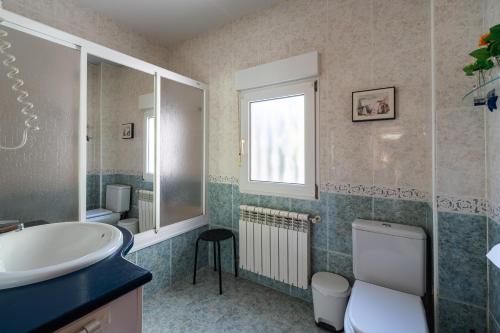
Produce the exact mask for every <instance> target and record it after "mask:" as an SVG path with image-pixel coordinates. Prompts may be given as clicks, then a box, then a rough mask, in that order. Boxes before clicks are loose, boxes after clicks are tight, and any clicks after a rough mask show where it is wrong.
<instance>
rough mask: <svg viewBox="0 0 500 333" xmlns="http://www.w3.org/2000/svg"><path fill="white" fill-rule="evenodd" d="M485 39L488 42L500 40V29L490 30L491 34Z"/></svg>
mask: <svg viewBox="0 0 500 333" xmlns="http://www.w3.org/2000/svg"><path fill="white" fill-rule="evenodd" d="M484 40H485V41H486V42H488V43H491V42H495V41H500V30H496V31H490V35H489V36H488V37H486V38H485V39H484Z"/></svg>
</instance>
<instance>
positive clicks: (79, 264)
mask: <svg viewBox="0 0 500 333" xmlns="http://www.w3.org/2000/svg"><path fill="white" fill-rule="evenodd" d="M122 243H123V239H122V233H121V231H120V230H118V229H117V228H115V227H113V226H111V225H107V224H102V223H90V222H85V223H82V222H61V223H53V224H46V225H41V226H36V227H31V228H26V229H24V230H21V231H11V232H8V233H4V234H0V289H7V288H13V287H19V286H24V285H28V284H32V283H36V282H41V281H46V280H50V279H53V278H56V277H58V276H61V275H65V274H69V273H71V272H74V271H77V270H80V269H83V268H85V267H88V266H90V265H92V264H95V263H97V262H99V261H101V260H103V259H105V258H106V257H108V256H110V255H111V254H113V253H115V252H116V251H118V250H119V249H120V247H121V246H122Z"/></svg>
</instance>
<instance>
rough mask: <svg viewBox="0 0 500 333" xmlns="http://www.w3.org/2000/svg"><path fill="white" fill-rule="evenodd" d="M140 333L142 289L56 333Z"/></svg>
mask: <svg viewBox="0 0 500 333" xmlns="http://www.w3.org/2000/svg"><path fill="white" fill-rule="evenodd" d="M87 332H88V333H94V332H95V333H116V332H120V333H138V332H142V288H139V289H136V290H134V291H131V292H129V293H128V294H126V295H124V296H122V297H120V298H118V299H116V300H114V301H113V302H111V303H109V304H106V305H104V306H102V307H100V308H99V309H97V310H95V311H93V312H91V313H89V314H88V315H86V316H84V317H82V318H80V319H78V320H76V321H74V322H73V323H71V324H69V325H67V326H65V327H63V328H61V329H60V330H58V331H57V332H56V333H87Z"/></svg>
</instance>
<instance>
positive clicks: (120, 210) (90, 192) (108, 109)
mask: <svg viewBox="0 0 500 333" xmlns="http://www.w3.org/2000/svg"><path fill="white" fill-rule="evenodd" d="M154 106H155V103H154V76H153V75H150V74H147V73H144V72H141V71H138V70H136V69H132V68H129V67H127V66H123V65H120V64H116V63H113V62H110V61H107V60H104V59H101V58H98V57H95V56H91V55H89V57H88V63H87V207H86V208H87V221H93V222H102V223H109V224H113V225H118V226H120V227H123V228H126V229H128V230H130V231H131V232H132V233H134V234H137V233H140V232H144V231H147V230H152V229H155V212H154V192H153V191H154V186H153V182H154V165H155V160H154V158H155V154H154V151H155V132H154V131H155V107H154Z"/></svg>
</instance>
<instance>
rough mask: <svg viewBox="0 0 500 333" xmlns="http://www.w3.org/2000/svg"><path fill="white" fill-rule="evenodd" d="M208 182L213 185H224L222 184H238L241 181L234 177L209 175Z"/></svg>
mask: <svg viewBox="0 0 500 333" xmlns="http://www.w3.org/2000/svg"><path fill="white" fill-rule="evenodd" d="M208 181H209V182H211V183H222V184H238V183H239V179H238V178H236V177H233V176H213V175H208Z"/></svg>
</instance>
